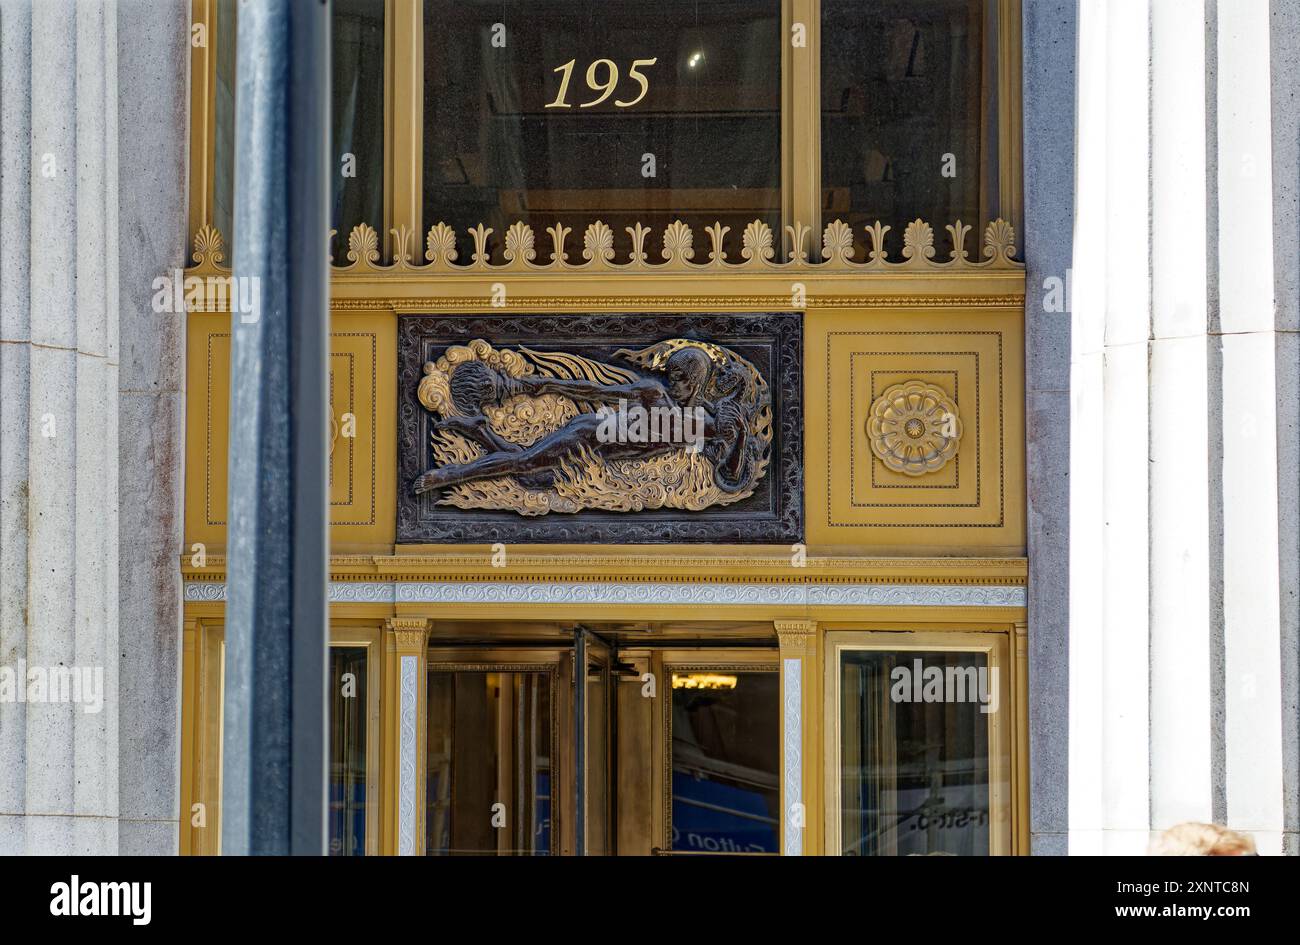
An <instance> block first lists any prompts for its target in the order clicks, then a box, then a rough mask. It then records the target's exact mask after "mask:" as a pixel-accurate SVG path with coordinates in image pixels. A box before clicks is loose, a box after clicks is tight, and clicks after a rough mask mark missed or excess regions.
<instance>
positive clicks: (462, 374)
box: [447, 361, 500, 417]
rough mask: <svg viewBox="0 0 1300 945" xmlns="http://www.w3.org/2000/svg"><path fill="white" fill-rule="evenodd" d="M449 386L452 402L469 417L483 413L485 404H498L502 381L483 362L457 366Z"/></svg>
mask: <svg viewBox="0 0 1300 945" xmlns="http://www.w3.org/2000/svg"><path fill="white" fill-rule="evenodd" d="M447 386H448V387H449V388H450V390H451V402H452V403H453V404H455V405H456V409H457V410H459V411H460V412H461V413H462V414H464V415H465V416H467V417H472V416H474V415H475V414H478V413H482V412H483V405H484V404H491V403H496V401H497V400H498V399H499V397H500V379H499V378H498V377H497V373H496V371H494V370H492V369H491V368H490V367H488V366H487V365H486V364H484V363H483V362H482V361H465V362H463V363H461V364H458V365H456V369H455V370H453V371H452V372H451V379H450V380H449V381H448V382H447Z"/></svg>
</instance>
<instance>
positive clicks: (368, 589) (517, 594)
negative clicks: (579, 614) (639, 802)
mask: <svg viewBox="0 0 1300 945" xmlns="http://www.w3.org/2000/svg"><path fill="white" fill-rule="evenodd" d="M184 598H185V601H186V602H187V603H216V602H223V601H225V599H226V585H225V584H224V583H216V582H210V581H187V582H185V591H184ZM329 600H330V602H331V603H379V604H498V605H499V604H669V605H685V606H700V605H709V606H746V605H750V606H788V607H816V606H881V607H1024V606H1026V602H1027V595H1026V593H1025V588H1023V587H1017V586H989V585H983V586H979V585H966V584H951V585H943V584H941V585H933V584H859V585H846V584H691V583H656V584H649V583H647V584H621V583H615V582H612V581H599V582H597V581H588V582H574V583H562V584H558V583H498V582H487V581H463V582H443V583H435V582H429V581H423V582H421V581H414V582H400V583H386V582H365V583H355V584H353V583H347V582H331V583H330V587H329ZM395 632H402V631H395Z"/></svg>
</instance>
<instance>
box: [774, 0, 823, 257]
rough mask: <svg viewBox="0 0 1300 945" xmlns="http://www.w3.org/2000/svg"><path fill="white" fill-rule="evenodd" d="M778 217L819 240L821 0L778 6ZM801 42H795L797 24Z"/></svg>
mask: <svg viewBox="0 0 1300 945" xmlns="http://www.w3.org/2000/svg"><path fill="white" fill-rule="evenodd" d="M781 26H782V34H783V35H782V39H781V222H782V234H783V240H784V245H785V248H786V251H787V252H788V251H789V250H790V249H791V248H792V247H791V245H790V238H789V234H788V233H786V232H785V227H786V226H791V225H794V224H796V223H798V224H802V225H804V226H806V227H809V229H810V233H809V236H808V238H807V239H806V240H805V242H804V244H803V248H804V249H805V250H806V251H808V252H809V253H810V254H811V255H810V258H814V257H815V255H816V251H817V250H818V249H819V247H820V246H821V197H820V192H821V151H822V144H821V0H786V2H785V3H783V4H782V9H781ZM799 26H802V27H803V37H802V39H803V45H802V46H796V45H794V43H795V39H796V27H799Z"/></svg>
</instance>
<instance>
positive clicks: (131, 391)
mask: <svg viewBox="0 0 1300 945" xmlns="http://www.w3.org/2000/svg"><path fill="white" fill-rule="evenodd" d="M144 6H145V5H144V4H142V3H139V2H130V3H123V4H120V5H118V4H113V3H92V2H86V3H75V4H74V3H73V2H71V0H41V2H39V3H35V4H32V3H29V2H21V0H8V2H4V3H3V4H2V5H0V132H2V133H0V667H9V668H10V670H11V672H15V673H16V672H17V671H18V670H20V669H24V668H25V669H36V670H38V671H49V670H51V669H57V670H60V671H62V670H63V669H77V670H79V671H81V672H82V673H86V672H89V673H90V674H91V675H90V676H89V677H86V678H87V679H88V680H93V679H94V677H95V674H96V673H98V674H102V676H101V677H100V678H102V698H103V701H102V708H100V710H99V711H97V712H88V711H85V710H86V708H87V705H86V704H85V702H84V701H83V703H82V704H74V703H71V702H67V701H63V702H17V701H0V853H23V852H29V853H88V854H111V853H117V852H119V850H120V849H125V850H129V851H130V852H170V850H174V849H175V844H176V829H177V828H176V822H175V809H176V791H175V771H174V768H175V760H176V746H177V728H178V726H177V723H176V719H175V711H174V710H175V706H176V687H177V678H176V666H177V661H176V658H175V654H176V648H177V645H178V644H177V640H178V635H177V632H176V626H175V623H176V620H177V617H178V612H179V611H178V607H179V595H178V593H177V588H176V583H175V581H174V579H169V578H168V576H167V575H168V573H169V572H168V571H167V569H165V568H163V567H162V566H161V563H162V561H164V560H166V559H170V561H171V569H170V571H171V572H172V573H174V571H175V560H176V559H175V558H174V555H175V554H176V551H177V550H178V545H179V542H178V541H177V538H178V535H177V534H176V531H175V527H176V524H177V522H178V514H177V513H178V507H179V506H178V502H177V498H178V495H179V467H180V459H179V452H178V451H179V444H180V443H181V433H180V427H179V391H180V384H179V376H180V367H179V364H180V361H179V358H180V350H181V346H180V345H179V343H178V341H177V339H178V338H179V333H180V330H181V329H180V328H179V327H177V326H175V325H171V326H159V325H152V324H149V316H144V315H143V313H147V312H149V298H150V294H151V293H150V284H151V282H152V279H153V277H154V276H156V275H159V274H162V272H164V271H165V268H166V266H165V265H162V264H161V263H162V262H163V260H166V265H174V264H176V262H178V261H179V260H178V259H177V256H178V253H177V249H178V248H179V241H178V238H177V234H178V233H180V234H183V225H184V224H183V204H180V203H178V201H179V200H180V199H181V194H182V192H183V181H184V176H183V167H184V164H183V161H184V151H183V145H182V149H181V151H180V154H179V155H178V154H177V153H176V151H175V146H176V142H177V141H183V137H184V122H183V112H180V111H178V110H177V109H176V108H175V107H167V106H166V104H165V103H166V102H169V101H172V100H173V98H174V97H175V96H177V95H178V94H181V95H183V90H184V73H183V71H179V72H178V67H179V64H180V63H183V58H181V56H183V50H184V48H185V46H184V44H185V43H186V41H187V32H188V30H187V25H186V22H185V16H186V14H184V13H181V14H180V15H178V12H179V11H178V8H181V6H182V5H181V4H179V3H178V4H150V5H149V9H148V10H146V9H144ZM119 40H120V41H121V44H122V45H121V47H119ZM177 50H180V51H181V56H178V55H177ZM119 73H124V74H126V75H127V76H128V82H127V85H128V87H130V88H131V89H132V91H133V94H134V95H135V96H136V99H135V100H133V101H131V102H129V103H127V104H126V106H125V108H124V109H123V110H119V104H120V103H121V101H122V99H121V87H122V83H121V78H120V75H119ZM177 89H179V90H180V91H179V92H178V91H177ZM160 97H161V98H160ZM159 101H162V102H163V103H164V106H163V107H162V108H161V109H158V108H155V107H153V106H155V105H157V104H158V102H159ZM159 119H164V120H163V121H161V122H160V121H159ZM119 120H120V122H121V123H120V124H119ZM169 123H177V124H169ZM119 140H121V141H122V142H123V143H124V147H125V150H126V152H127V154H128V155H129V156H130V159H131V160H132V161H133V162H137V163H132V164H131V165H129V166H126V167H123V165H122V162H121V158H122V156H123V155H122V153H121V152H120V150H119ZM146 198H147V203H146V202H145V201H146ZM155 225H156V226H157V227H158V229H155ZM119 233H126V234H127V235H126V238H125V239H120V238H119ZM123 259H126V263H125V264H123ZM146 276H147V277H146ZM124 278H125V279H127V280H129V284H128V282H124ZM149 332H152V334H147V333H149ZM127 333H129V334H130V335H131V337H132V348H131V356H130V363H129V365H128V366H127V367H126V368H120V367H119V364H120V355H119V350H120V349H119V338H120V337H121V336H122V335H124V334H127ZM168 342H170V344H169V343H168ZM157 345H161V347H153V350H145V349H149V348H150V347H151V346H157ZM150 372H153V377H152V379H151V378H150V377H149V375H150ZM123 388H125V393H122V391H123ZM164 392H165V393H166V394H170V401H169V400H168V398H167V397H166V396H163V397H161V398H159V397H158V395H159V394H161V393H164ZM137 395H140V396H137ZM152 407H162V408H163V409H162V410H153V409H151V408H152ZM169 411H170V412H169ZM123 416H125V421H124V423H123V422H122V421H121V420H120V418H121V417H123ZM123 428H125V429H126V430H127V431H129V436H130V439H129V440H128V441H126V442H123V441H122V439H121V437H120V431H121V430H122V429H123ZM140 437H144V438H145V442H144V445H143V446H142V444H141V442H140V441H139V438H140ZM157 438H162V439H163V440H164V441H165V442H164V443H161V444H159V443H157ZM151 441H152V442H154V444H155V445H154V446H153V447H152V448H151V447H150V446H149V445H148V444H149V443H150V442H151ZM119 450H120V452H119ZM124 499H126V500H129V501H130V507H129V508H128V509H127V510H126V511H125V514H124V515H123V513H122V512H121V511H120V510H121V505H122V502H123V500H124ZM120 515H122V516H123V519H124V520H122V521H120V520H119V516H120ZM119 525H121V527H122V528H123V532H122V533H121V534H125V535H126V536H127V538H126V542H122V541H121V539H120V538H119V534H120V533H119ZM123 547H128V548H129V549H130V551H126V552H123V551H120V550H119V549H120V548H123ZM150 556H153V557H150ZM145 559H149V560H148V563H146V564H145V565H144V566H143V569H142V568H141V567H140V566H139V565H140V563H141V561H143V560H145ZM124 563H125V565H126V567H124V568H123V567H121V565H122V564H124ZM124 601H125V602H126V606H123V602H124ZM123 614H125V615H126V617H127V621H128V625H127V626H126V627H125V628H124V627H123V626H122V619H121V618H122V615H123ZM120 666H121V667H124V668H123V669H121V670H119V667H120ZM11 678H12V677H11ZM22 682H25V680H23V679H19V683H20V684H21V683H22ZM11 698H12V697H11ZM137 825H139V826H140V829H138V830H137V829H135V828H136V826H137ZM150 825H152V826H150ZM159 825H160V826H159Z"/></svg>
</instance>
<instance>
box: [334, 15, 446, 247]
mask: <svg viewBox="0 0 1300 945" xmlns="http://www.w3.org/2000/svg"><path fill="white" fill-rule="evenodd" d="M423 14H424V4H423V3H422V2H421V0H386V2H385V4H384V47H385V50H386V53H385V56H384V221H383V225H382V227H381V234H380V235H381V237H382V239H383V246H384V255H385V256H386V257H388V256H391V255H394V253H395V251H396V248H395V247H393V246H392V231H393V230H397V231H398V232H399V233H404V234H407V239H408V242H407V245H406V246H405V247H404V251H405V252H409V253H410V254H411V256H412V258H414V259H417V260H418V259H421V258H423V254H424V248H423V246H422V244H421V235H420V214H421V205H422V199H423V197H422V194H423V179H422V178H423V173H424V161H423V156H424V137H423V135H424V16H423ZM403 227H405V229H403ZM348 235H349V234H347V233H339V234H338V235H337V236H336V237H335V239H336V240H343V241H345V242H346V241H347V239H348ZM399 255H400V253H399Z"/></svg>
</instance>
